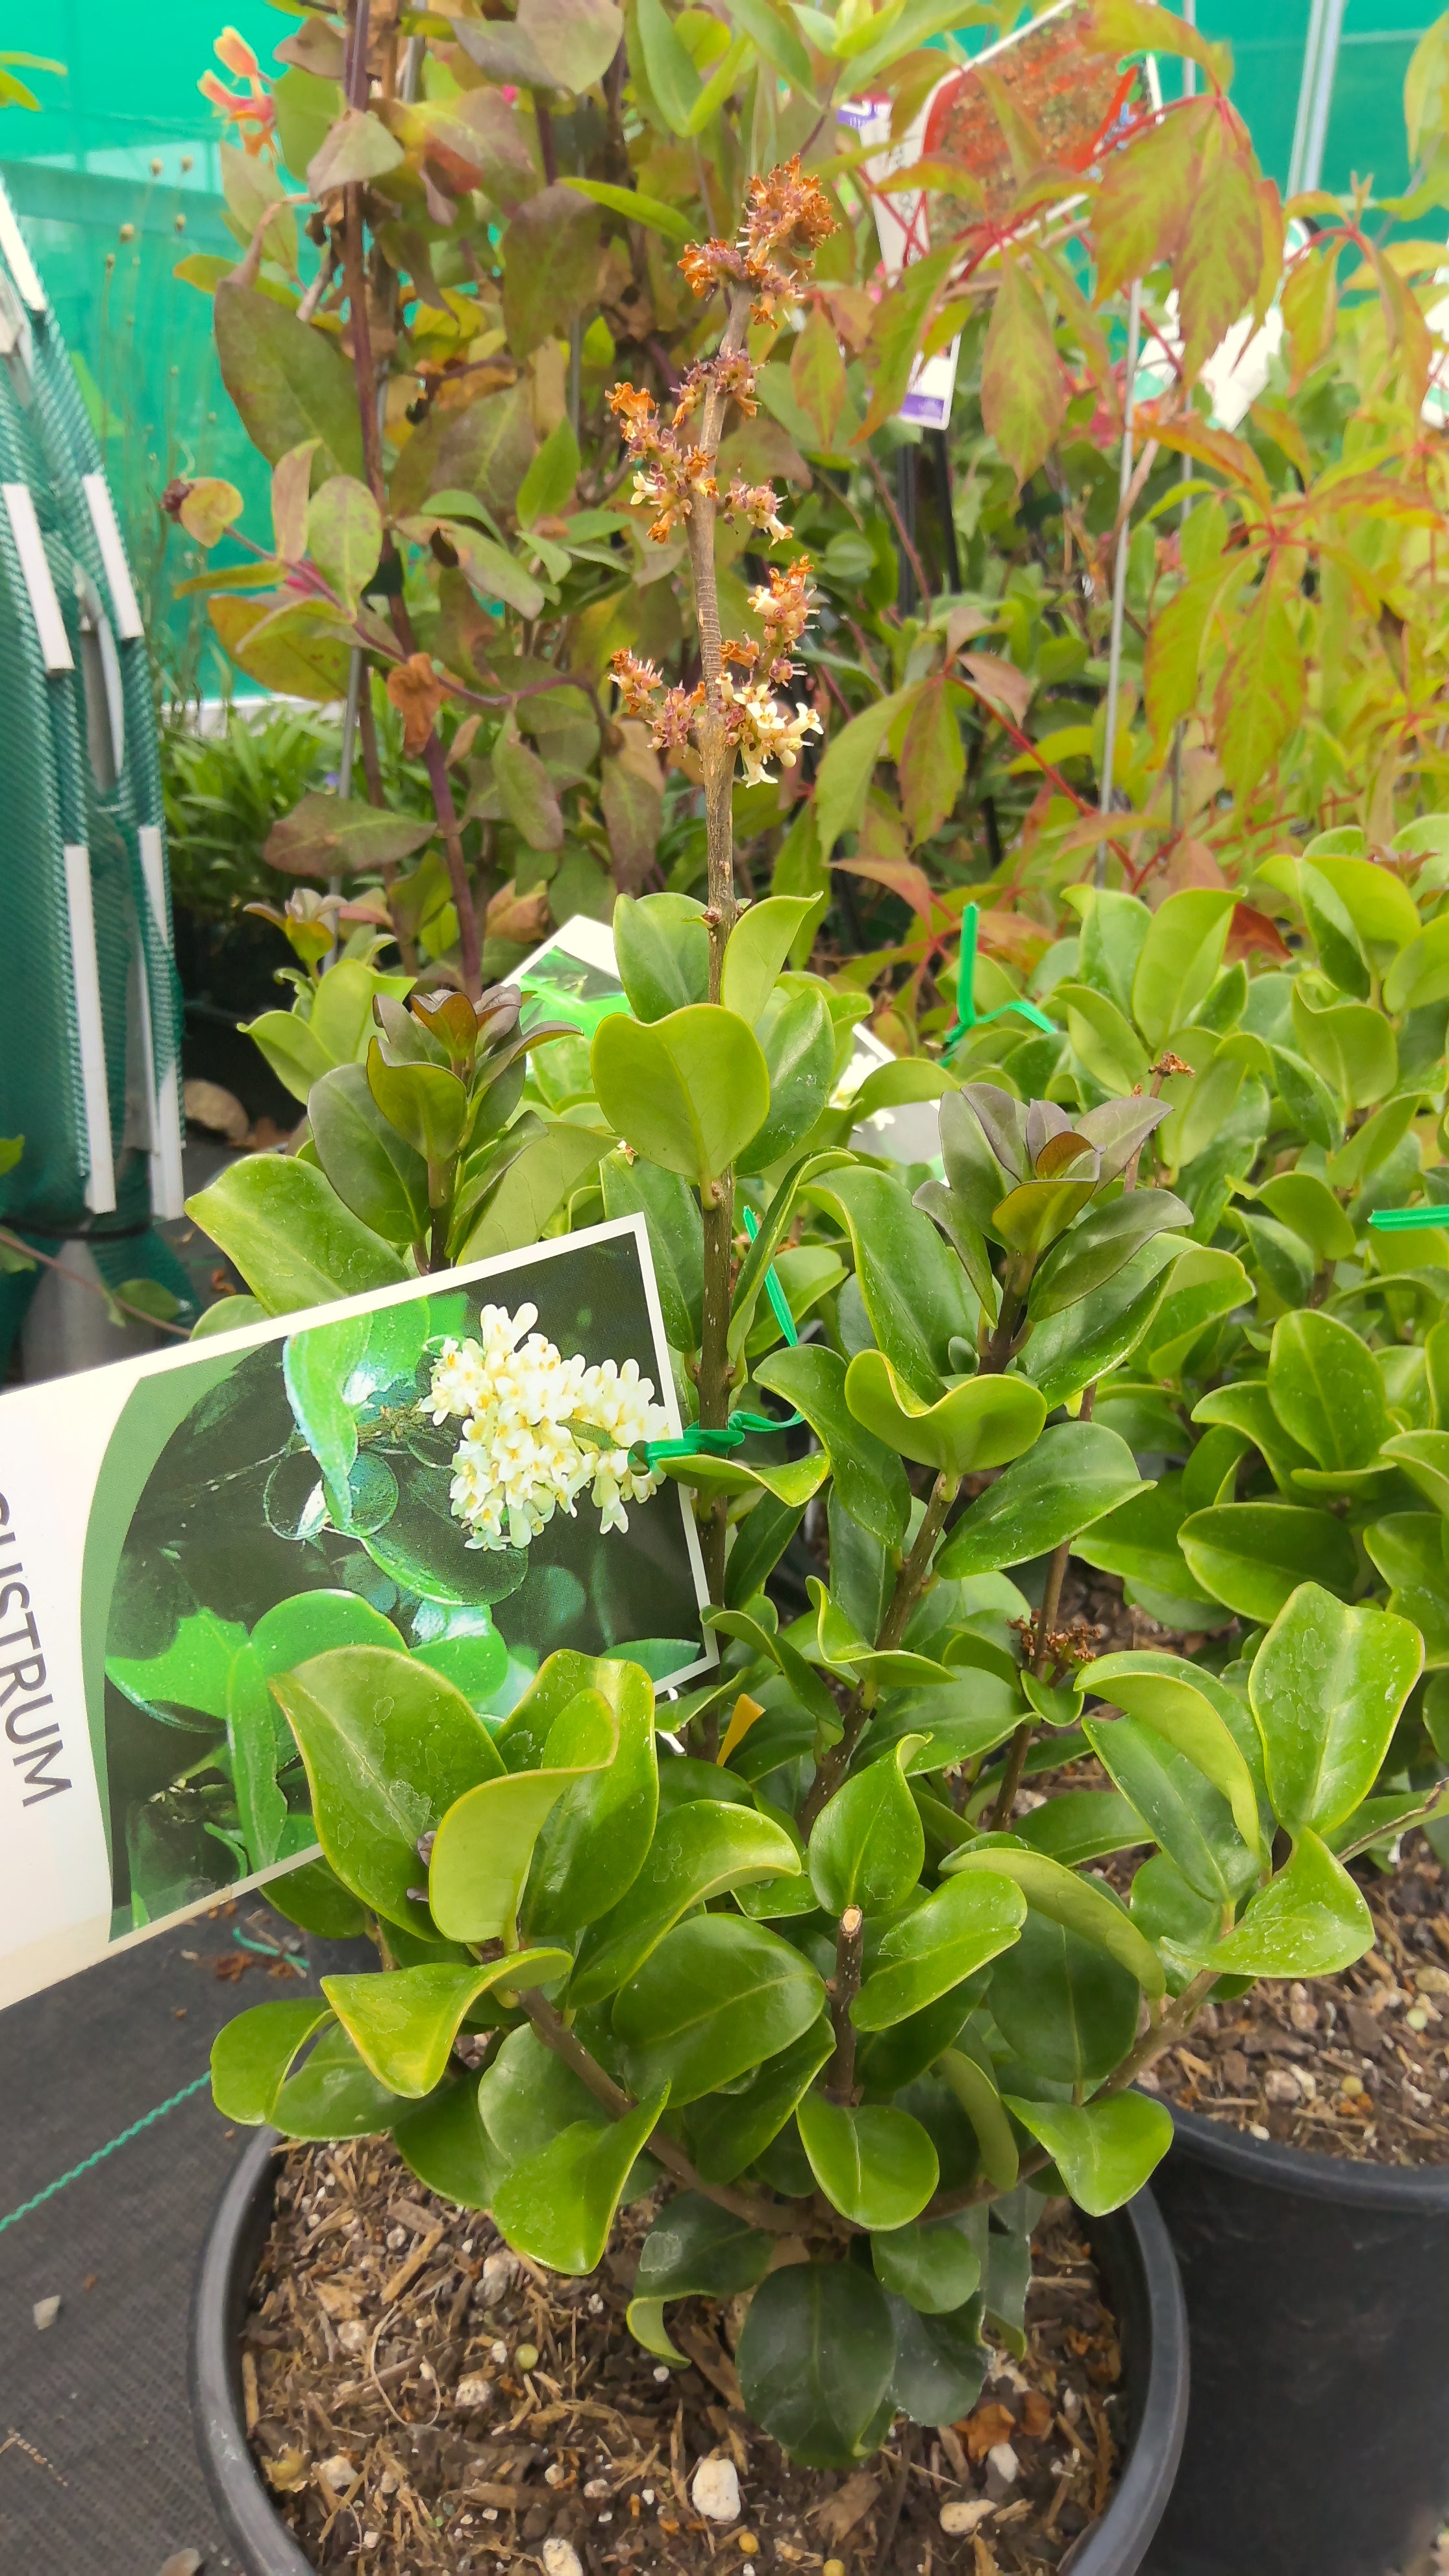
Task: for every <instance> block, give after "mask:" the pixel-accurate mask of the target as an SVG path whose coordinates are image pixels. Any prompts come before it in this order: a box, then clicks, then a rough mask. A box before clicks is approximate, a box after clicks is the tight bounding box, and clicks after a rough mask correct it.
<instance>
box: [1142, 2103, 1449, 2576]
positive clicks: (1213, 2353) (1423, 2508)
mask: <svg viewBox="0 0 1449 2576" xmlns="http://www.w3.org/2000/svg"><path fill="white" fill-rule="evenodd" d="M1173 2120H1174V2123H1175V2126H1176V2129H1177V2140H1176V2144H1175V2145H1174V2147H1173V2150H1172V2153H1171V2155H1170V2156H1168V2157H1167V2159H1166V2160H1165V2162H1164V2163H1162V2164H1161V2165H1159V2166H1158V2169H1157V2173H1156V2176H1155V2177H1154V2182H1153V2189H1154V2191H1155V2192H1156V2195H1157V2198H1158V2201H1159V2202H1160V2204H1161V2208H1162V2215H1163V2217H1164V2219H1165V2220H1166V2222H1167V2227H1168V2232H1169V2234H1170V2235H1171V2238H1172V2242H1173V2245H1174V2246H1175V2248H1176V2251H1177V2259H1178V2262H1179V2264H1180V2265H1181V2267H1182V2280H1183V2288H1184V2290H1185V2291H1186V2294H1187V2313H1188V2322H1189V2328H1190V2332H1191V2341H1192V2420H1191V2423H1190V2425H1189V2427H1188V2435H1187V2443H1186V2446H1185V2449H1184V2451H1183V2458H1182V2467H1181V2469H1180V2471H1179V2474H1178V2480H1177V2485H1176V2488H1175V2489H1174V2492H1173V2496H1172V2501H1171V2504H1170V2505H1169V2507H1168V2510H1167V2512H1166V2514H1165V2515H1164V2517H1163V2520H1162V2523H1161V2526H1160V2528H1159V2531H1158V2534H1157V2539H1156V2542H1155V2544H1154V2546H1153V2549H1152V2553H1151V2556H1150V2558H1149V2559H1148V2561H1147V2565H1148V2568H1149V2569H1150V2570H1151V2571H1152V2576H1243V2571H1244V2570H1246V2569H1249V2568H1262V2569H1264V2570H1271V2571H1272V2576H1389V2571H1390V2570H1392V2571H1393V2576H1429V2571H1430V2570H1431V2569H1432V2568H1433V2565H1434V2535H1435V2533H1436V2531H1437V2530H1438V2528H1439V2525H1440V2523H1441V2521H1442V2520H1443V2517H1444V2513H1445V2509H1446V2507H1449V2370H1446V2368H1445V2351H1446V2341H1445V2337H1446V2328H1449V2169H1446V2168H1445V2167H1443V2166H1436V2167H1425V2168H1423V2169H1422V2170H1419V2171H1406V2170H1404V2169H1403V2168H1402V2167H1400V2166H1396V2165H1364V2164H1348V2163H1345V2162H1343V2161H1342V2160H1341V2159H1339V2158H1338V2157H1336V2156H1314V2155H1306V2154H1304V2153H1303V2152H1302V2151H1301V2150H1300V2149H1298V2148H1296V2147H1279V2146H1274V2145H1272V2144H1269V2143H1264V2142H1263V2141H1261V2140H1259V2139H1257V2138H1249V2137H1245V2136H1243V2135H1242V2133H1241V2132H1240V2131H1239V2130H1237V2129H1231V2128H1227V2127H1224V2126H1221V2125H1219V2124H1218V2123H1217V2122H1216V2121H1212V2120H1205V2119H1203V2118H1201V2117H1200V2116H1198V2115H1196V2114H1194V2113H1193V2112H1190V2111H1174V2112H1173Z"/></svg>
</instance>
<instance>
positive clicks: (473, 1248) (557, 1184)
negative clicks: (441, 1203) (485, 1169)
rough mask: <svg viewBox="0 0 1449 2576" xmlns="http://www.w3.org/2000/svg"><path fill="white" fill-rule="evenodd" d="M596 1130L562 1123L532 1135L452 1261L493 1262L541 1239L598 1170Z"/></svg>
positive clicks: (602, 1143) (600, 1141)
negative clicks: (546, 1229) (539, 1134)
mask: <svg viewBox="0 0 1449 2576" xmlns="http://www.w3.org/2000/svg"><path fill="white" fill-rule="evenodd" d="M607 1141H608V1140H607V1138H606V1137H604V1136H601V1135H600V1134H599V1133H598V1132H597V1130H594V1129H590V1128H587V1127H576V1126H574V1125H573V1124H572V1123H571V1122H570V1121H569V1120H567V1119H560V1120H559V1121H557V1122H556V1123H554V1124H552V1125H550V1126H548V1127H546V1128H545V1129H544V1131H543V1134H542V1135H541V1136H533V1137H531V1138H530V1140H529V1142H528V1143H527V1144H526V1145H525V1146H524V1148H523V1150H522V1152H521V1153H519V1154H517V1155H515V1157H514V1159H513V1161H512V1162H511V1163H510V1164H509V1165H508V1168H507V1170H506V1171H505V1172H504V1174H503V1177H502V1179H501V1180H500V1181H499V1183H498V1186H497V1188H496V1189H494V1190H492V1191H491V1192H490V1194H489V1196H488V1198H487V1200H486V1202H485V1204H484V1207H483V1212H482V1215H481V1216H479V1217H478V1218H477V1220H476V1222H474V1223H472V1224H470V1226H469V1229H468V1232H467V1234H466V1235H465V1236H464V1238H463V1241H462V1242H461V1244H455V1245H454V1246H453V1247H452V1258H453V1259H454V1260H455V1261H456V1262H465V1261H491V1260H493V1259H495V1258H496V1256H497V1255H498V1254H499V1253H502V1252H521V1251H522V1250H523V1248H524V1246H525V1245H526V1244H530V1243H537V1241H538V1240H539V1237H540V1235H541V1234H542V1233H543V1232H544V1230H545V1228H546V1227H547V1226H548V1224H549V1223H550V1220H551V1219H552V1218H554V1217H556V1216H557V1215H558V1213H559V1210H560V1209H561V1208H563V1207H564V1206H565V1205H566V1204H567V1202H568V1200H569V1199H570V1198H571V1197H572V1195H573V1193H574V1191H575V1190H576V1189H579V1188H581V1187H582V1186H583V1184H584V1183H585V1182H586V1181H587V1180H588V1179H589V1177H590V1175H591V1174H592V1173H593V1172H594V1171H595V1170H596V1169H597V1167H598V1164H599V1162H600V1159H601V1158H602V1156H603V1154H604V1151H605V1149H606V1145H607Z"/></svg>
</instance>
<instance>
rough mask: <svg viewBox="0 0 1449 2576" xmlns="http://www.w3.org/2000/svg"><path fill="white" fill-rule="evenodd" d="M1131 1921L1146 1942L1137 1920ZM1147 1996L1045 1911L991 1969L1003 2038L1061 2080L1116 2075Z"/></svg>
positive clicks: (1039, 2070)
mask: <svg viewBox="0 0 1449 2576" xmlns="http://www.w3.org/2000/svg"><path fill="white" fill-rule="evenodd" d="M1083 1883H1085V1882H1083ZM1123 1921H1124V1923H1125V1922H1126V1917H1125V1916H1124V1917H1123ZM1127 1928H1128V1929H1129V1930H1131V1932H1132V1934H1133V1937H1134V1939H1135V1940H1136V1941H1137V1942H1138V1943H1139V1944H1141V1946H1143V1947H1145V1946H1146V1945H1145V1944H1144V1943H1142V1936H1141V1934H1140V1933H1139V1932H1138V1931H1137V1930H1136V1927H1135V1925H1129V1926H1128V1927H1127ZM1141 2000H1142V1998H1141V1989H1140V1985H1139V1981H1138V1979H1137V1978H1136V1977H1135V1976H1133V1975H1131V1974H1130V1973H1129V1971H1128V1970H1127V1969H1126V1968H1124V1967H1123V1966H1121V1964H1120V1962H1119V1961H1118V1960H1117V1959H1115V1958H1113V1957H1111V1956H1110V1955H1109V1953H1108V1952H1107V1951H1106V1950H1104V1949H1103V1948H1102V1947H1101V1946H1100V1944H1099V1943H1098V1942H1096V1941H1095V1940H1088V1939H1084V1938H1083V1937H1082V1935H1081V1934H1080V1933H1077V1932H1073V1931H1071V1930H1069V1929H1068V1927H1067V1926H1066V1925H1065V1924H1064V1923H1061V1922H1052V1921H1048V1920H1047V1919H1046V1917H1044V1916H1043V1915H1041V1914H1039V1913H1031V1914H1028V1916H1027V1919H1026V1921H1025V1923H1024V1924H1023V1925H1022V1927H1021V1938H1020V1940H1019V1941H1018V1942H1017V1943H1016V1945H1015V1947H1014V1948H1013V1949H1011V1950H1010V1951H1008V1952H1007V1954H1006V1956H1005V1958H1003V1959H999V1960H998V1961H997V1963H996V1966H995V1967H994V1969H993V1970H992V1972H991V1995H990V2007H991V2018H992V2020H993V2021H994V2022H995V2024H996V2027H997V2029H998V2030H999V2031H1000V2033H1001V2036H1002V2038H1003V2039H1004V2040H1005V2042H1006V2044H1007V2046H1008V2048H1010V2049H1011V2050H1012V2052H1013V2054H1014V2055H1015V2056H1017V2057H1019V2058H1020V2059H1021V2060H1022V2061H1023V2063H1024V2064H1025V2065H1027V2066H1029V2067H1031V2069H1032V2071H1033V2073H1034V2074H1037V2075H1044V2076H1047V2077H1048V2078H1049V2079H1050V2080H1051V2082H1053V2083H1055V2084H1072V2085H1078V2084H1082V2085H1092V2084H1100V2083H1101V2081H1102V2079H1103V2077H1104V2076H1107V2075H1110V2074H1111V2072H1112V2070H1113V2068H1114V2067H1115V2066H1117V2065H1119V2064H1120V2063H1121V2060H1122V2058H1123V2056H1124V2055H1125V2054H1126V2051H1127V2050H1128V2049H1129V2048H1130V2047H1131V2045H1132V2038H1133V2033H1134V2032H1135V2030H1136V2028H1137V2016H1138V2012H1139V2010H1140V2008H1141Z"/></svg>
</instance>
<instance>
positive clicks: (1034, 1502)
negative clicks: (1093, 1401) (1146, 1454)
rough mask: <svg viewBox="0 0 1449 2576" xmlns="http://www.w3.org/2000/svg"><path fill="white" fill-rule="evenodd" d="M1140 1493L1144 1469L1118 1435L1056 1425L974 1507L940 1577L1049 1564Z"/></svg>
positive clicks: (1096, 1427) (1100, 1428)
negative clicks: (1038, 1561)
mask: <svg viewBox="0 0 1449 2576" xmlns="http://www.w3.org/2000/svg"><path fill="white" fill-rule="evenodd" d="M1006 1383H1008V1384H1010V1383H1011V1381H1010V1380H1007V1381H1006ZM1140 1490H1142V1479H1141V1477H1140V1476H1139V1475H1138V1472H1137V1462H1136V1460H1135V1458H1134V1457H1133V1455H1132V1452H1131V1450H1130V1449H1129V1448H1128V1446H1127V1443H1126V1441H1125V1440H1122V1439H1120V1438H1119V1437H1118V1435H1117V1433H1116V1432H1115V1431H1109V1430H1107V1429H1106V1427H1105V1425H1103V1424H1102V1423H1099V1422H1066V1423H1060V1424H1057V1425H1055V1426H1054V1427H1053V1428H1052V1429H1051V1430H1049V1431H1044V1432H1043V1433H1042V1434H1041V1437H1040V1439H1039V1440H1038V1441H1037V1442H1036V1445H1035V1447H1034V1448H1032V1449H1029V1450H1028V1451H1027V1454H1026V1456H1025V1457H1018V1458H1017V1460H1016V1461H1015V1464H1014V1465H1012V1466H1010V1467H1008V1468H1007V1470H1006V1472H1005V1474H1004V1475H1003V1476H1001V1477H999V1478H998V1480H997V1482H996V1483H995V1484H994V1485H988V1486H987V1488H986V1491H985V1493H984V1494H978V1495H977V1497H976V1500H975V1502H974V1503H971V1504H969V1505H968V1506H967V1509H966V1510H965V1511H964V1512H963V1513H962V1514H961V1517H960V1519H959V1520H958V1521H957V1522H956V1523H955V1526H954V1527H953V1529H952V1531H951V1534H950V1536H949V1538H948V1539H947V1540H946V1543H945V1545H944V1547H943V1548H942V1550H941V1553H940V1555H939V1556H938V1558H937V1560H936V1571H937V1573H938V1574H940V1575H942V1576H946V1577H954V1576H959V1575H968V1574H990V1573H994V1572H995V1570H996V1569H997V1567H999V1566H1003V1565H1021V1564H1024V1563H1025V1561H1026V1559H1027V1558H1028V1557H1033V1556H1045V1555H1047V1554H1049V1553H1050V1551H1051V1549H1052V1548H1054V1547H1056V1546H1057V1545H1058V1544H1059V1543H1060V1541H1061V1540H1062V1539H1064V1538H1074V1537H1076V1536H1077V1534H1078V1532H1079V1531H1081V1530H1084V1529H1088V1528H1090V1526H1091V1524H1092V1523H1093V1522H1094V1521H1099V1520H1101V1519H1102V1518H1103V1516H1104V1515H1105V1514H1106V1513H1107V1512H1111V1511H1115V1510H1116V1509H1117V1507H1118V1505H1119V1504H1121V1503H1123V1502H1125V1501H1126V1500H1127V1498H1128V1496H1129V1495H1131V1494H1135V1493H1137V1492H1139V1491H1140Z"/></svg>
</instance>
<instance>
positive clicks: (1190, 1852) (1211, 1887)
mask: <svg viewBox="0 0 1449 2576" xmlns="http://www.w3.org/2000/svg"><path fill="white" fill-rule="evenodd" d="M1082 1731H1083V1733H1084V1735H1085V1736H1086V1738H1087V1741H1088V1743H1089V1744H1090V1745H1091V1747H1092V1749H1093V1751H1094V1752H1095V1753H1096V1755H1097V1757H1098V1759H1099V1761H1100V1762H1101V1764H1102V1767H1103V1769H1104V1770H1105V1771H1106V1773H1107V1776H1108V1778H1109V1779H1111V1780H1114V1781H1115V1782H1116V1784H1117V1787H1118V1788H1119V1789H1120V1790H1121V1791H1122V1792H1123V1795H1124V1797H1125V1798H1127V1799H1130V1801H1131V1803H1132V1805H1133V1807H1134V1808H1135V1810H1136V1812H1137V1814H1138V1815H1139V1816H1140V1817H1141V1819H1142V1824H1143V1827H1144V1828H1145V1830H1146V1831H1147V1832H1148V1833H1150V1834H1151V1836H1152V1839H1153V1840H1154V1842H1156V1843H1158V1844H1159V1845H1160V1846H1161V1848H1162V1850H1163V1851H1165V1852H1166V1854H1167V1856H1168V1858H1169V1860H1171V1861H1172V1862H1173V1863H1174V1865H1175V1866H1176V1867H1177V1868H1178V1869H1179V1870H1180V1871H1181V1872H1182V1875H1183V1877H1184V1878H1185V1879H1186V1880H1187V1882H1188V1885H1189V1886H1190V1887H1192V1888H1195V1889H1196V1891H1197V1893H1198V1894H1199V1895H1200V1896H1206V1897H1209V1898H1210V1899H1211V1900H1212V1902H1213V1903H1214V1904H1215V1905H1217V1906H1218V1907H1219V1908H1221V1907H1222V1906H1224V1905H1230V1904H1236V1902H1237V1900H1238V1898H1239V1897H1241V1896H1243V1895H1244V1894H1245V1893H1246V1891H1247V1889H1248V1888H1249V1887H1250V1886H1251V1885H1252V1883H1253V1880H1254V1879H1255V1878H1256V1876H1257V1868H1258V1865H1257V1860H1256V1857H1255V1854H1254V1852H1253V1851H1252V1850H1251V1849H1250V1848H1249V1846H1248V1845H1247V1844H1246V1843H1245V1842H1244V1841H1243V1839H1242V1837H1241V1835H1240V1834H1239V1832H1238V1830H1237V1827H1236V1825H1235V1824H1234V1822H1233V1813H1232V1809H1231V1808H1230V1807H1229V1805H1228V1803H1227V1800H1226V1799H1225V1798H1224V1797H1223V1796H1221V1794H1220V1793H1219V1791H1218V1790H1216V1789H1215V1788H1213V1786H1212V1784H1211V1783H1210V1782H1209V1781H1208V1780H1206V1779H1205V1778H1204V1777H1203V1774H1202V1772H1201V1771H1199V1770H1198V1769H1197V1767H1196V1765H1195V1764H1194V1763H1192V1762H1190V1761H1189V1760H1188V1759H1187V1757H1186V1755H1185V1754H1182V1753H1179V1752H1177V1751H1176V1750H1175V1749H1174V1748H1173V1746H1172V1745H1171V1744H1169V1743H1168V1742H1167V1741H1166V1739H1165V1738H1164V1737H1163V1736H1161V1735H1159V1734H1158V1732H1157V1730H1156V1729H1155V1728H1154V1727H1151V1726H1145V1725H1144V1724H1143V1723H1142V1720H1141V1719H1140V1718H1135V1717H1119V1718H1116V1719H1114V1720H1110V1721H1109V1720H1107V1719H1104V1718H1093V1717H1088V1718H1084V1719H1083V1721H1082Z"/></svg>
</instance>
